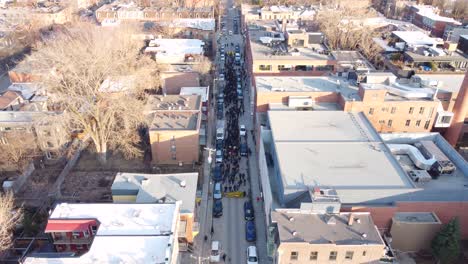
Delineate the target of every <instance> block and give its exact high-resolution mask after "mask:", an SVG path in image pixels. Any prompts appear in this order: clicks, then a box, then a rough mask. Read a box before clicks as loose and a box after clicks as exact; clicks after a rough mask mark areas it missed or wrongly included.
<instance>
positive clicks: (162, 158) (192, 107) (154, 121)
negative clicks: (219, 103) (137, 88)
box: [145, 95, 202, 164]
mask: <svg viewBox="0 0 468 264" xmlns="http://www.w3.org/2000/svg"><path fill="white" fill-rule="evenodd" d="M201 105H202V104H201V98H200V96H198V95H189V96H181V95H155V96H151V97H150V98H149V99H148V103H147V106H146V109H145V111H146V113H147V116H148V119H149V127H148V129H149V130H148V133H149V139H150V144H151V153H152V156H153V159H152V162H153V163H156V164H180V163H185V164H192V163H194V162H197V161H198V159H199V153H200V145H199V144H200V124H201V119H202V112H201Z"/></svg>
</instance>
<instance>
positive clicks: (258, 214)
mask: <svg viewBox="0 0 468 264" xmlns="http://www.w3.org/2000/svg"><path fill="white" fill-rule="evenodd" d="M250 83H251V82H250V76H249V77H248V79H247V84H248V85H247V86H246V87H245V90H248V91H249V93H246V94H248V96H246V98H245V99H244V107H245V112H244V113H245V114H244V115H243V116H242V120H243V122H244V124H246V127H247V130H252V129H254V125H253V116H252V115H250V111H251V104H250V96H251V93H250ZM247 140H248V142H247V145H248V146H249V147H250V148H251V149H252V150H253V151H252V153H251V154H250V155H249V158H248V166H249V167H248V169H249V176H250V177H249V179H250V187H251V194H252V203H253V206H254V211H255V226H256V229H257V252H258V256H259V263H271V261H270V260H269V259H268V256H267V232H266V231H267V228H268V227H266V226H265V225H264V223H265V212H264V206H263V200H262V199H260V200H259V201H257V197H262V195H261V190H260V186H261V183H260V176H259V170H258V165H257V153H256V151H255V142H254V140H253V137H252V135H251V134H250V133H249V134H248V137H247Z"/></svg>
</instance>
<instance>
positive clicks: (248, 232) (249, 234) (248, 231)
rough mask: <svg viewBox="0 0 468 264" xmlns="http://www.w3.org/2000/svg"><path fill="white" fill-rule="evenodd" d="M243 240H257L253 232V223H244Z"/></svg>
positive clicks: (255, 232) (255, 233)
mask: <svg viewBox="0 0 468 264" xmlns="http://www.w3.org/2000/svg"><path fill="white" fill-rule="evenodd" d="M245 240H247V241H248V242H255V240H257V231H255V223H254V222H253V221H247V222H245Z"/></svg>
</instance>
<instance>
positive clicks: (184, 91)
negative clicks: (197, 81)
mask: <svg viewBox="0 0 468 264" xmlns="http://www.w3.org/2000/svg"><path fill="white" fill-rule="evenodd" d="M209 91H210V87H208V86H202V87H182V88H180V95H182V96H187V95H199V96H200V97H201V101H202V102H207V101H208V95H209Z"/></svg>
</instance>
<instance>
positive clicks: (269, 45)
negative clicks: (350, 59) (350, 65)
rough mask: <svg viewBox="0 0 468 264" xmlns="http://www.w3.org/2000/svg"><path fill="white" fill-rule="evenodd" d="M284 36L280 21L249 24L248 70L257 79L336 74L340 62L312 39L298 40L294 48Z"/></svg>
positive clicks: (260, 21) (309, 37)
mask: <svg viewBox="0 0 468 264" xmlns="http://www.w3.org/2000/svg"><path fill="white" fill-rule="evenodd" d="M284 32H285V30H282V29H281V26H280V25H279V24H278V22H277V21H263V20H259V21H254V22H249V24H248V33H247V35H248V36H247V47H246V50H247V54H246V66H247V67H250V68H249V70H250V71H251V72H252V74H253V75H255V76H259V75H263V76H268V75H272V76H281V75H283V76H285V75H286V76H287V75H296V76H320V75H324V74H327V73H329V72H334V71H335V64H336V60H335V59H334V58H333V56H331V55H330V53H329V51H328V49H327V48H326V47H325V46H324V45H323V44H322V43H321V42H317V41H316V39H315V38H313V37H311V36H312V35H309V34H307V36H306V38H307V39H306V40H305V39H304V38H302V39H299V38H295V39H296V40H295V41H291V44H293V45H292V46H290V45H288V40H287V35H285V33H284ZM291 33H294V32H291ZM289 35H291V36H292V35H293V34H289Z"/></svg>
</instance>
